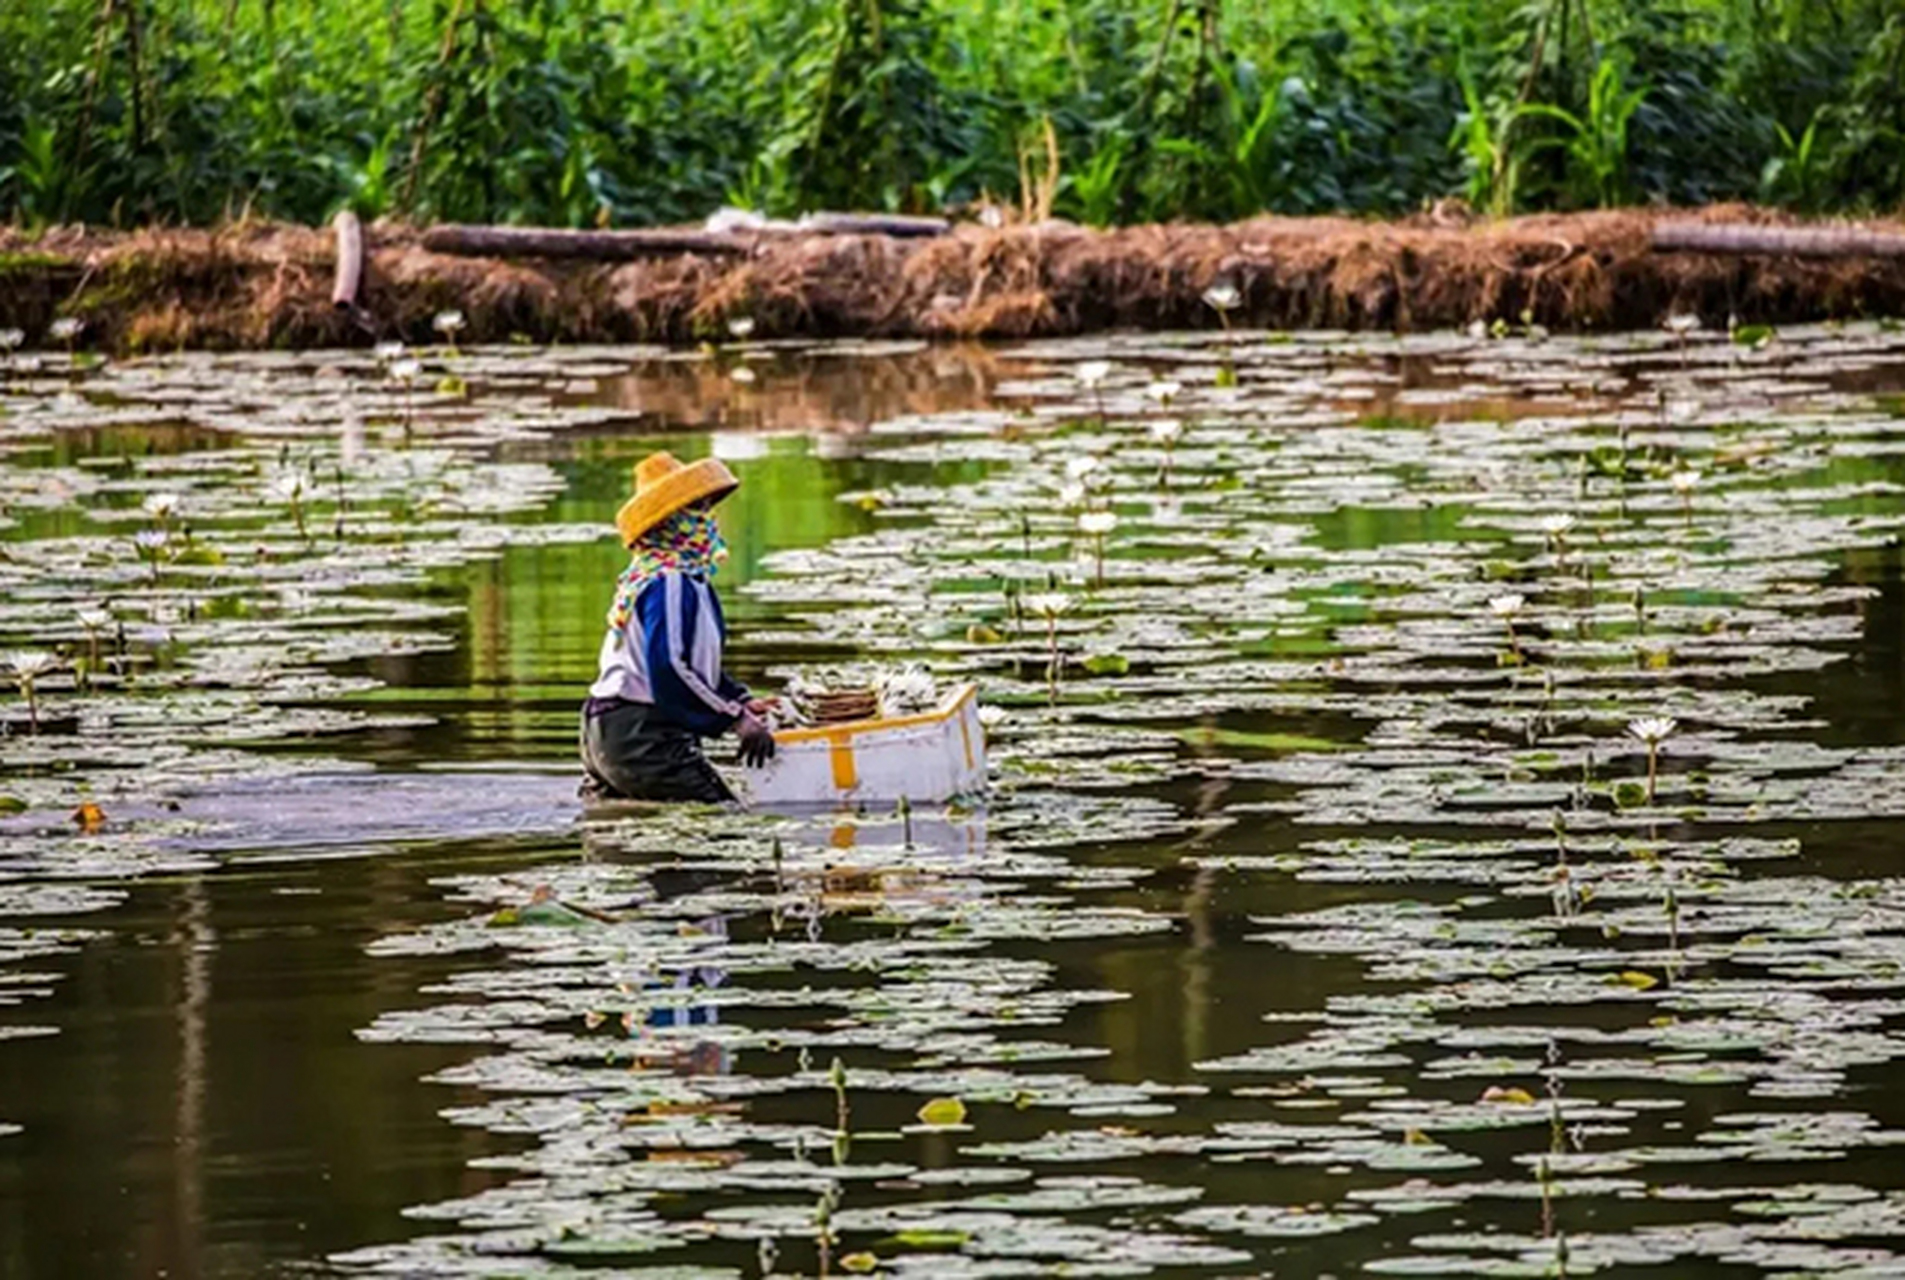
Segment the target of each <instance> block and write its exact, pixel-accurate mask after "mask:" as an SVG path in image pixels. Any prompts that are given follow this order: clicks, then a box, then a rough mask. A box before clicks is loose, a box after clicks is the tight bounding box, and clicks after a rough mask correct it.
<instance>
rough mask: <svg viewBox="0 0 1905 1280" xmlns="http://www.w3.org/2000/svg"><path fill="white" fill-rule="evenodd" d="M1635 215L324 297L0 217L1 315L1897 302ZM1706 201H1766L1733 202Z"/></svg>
mask: <svg viewBox="0 0 1905 1280" xmlns="http://www.w3.org/2000/svg"><path fill="white" fill-rule="evenodd" d="M1660 216H1662V215H1660V214H1657V213H1654V212H1652V211H1635V210H1624V211H1615V212H1608V213H1584V214H1569V215H1537V216H1530V217H1524V218H1516V219H1512V220H1509V221H1506V222H1500V223H1481V224H1477V225H1474V226H1463V225H1453V226H1451V225H1438V220H1437V219H1434V218H1430V217H1427V216H1424V217H1421V218H1416V219H1411V220H1408V221H1404V222H1393V223H1381V222H1366V221H1358V220H1355V219H1349V218H1304V219H1296V218H1257V219H1252V220H1250V221H1248V222H1242V223H1238V224H1235V225H1233V226H1221V227H1220V226H1201V225H1178V224H1172V225H1163V226H1144V227H1129V228H1123V229H1119V230H1113V231H1103V232H1097V231H1088V230H1084V229H1081V228H1078V227H1074V226H1070V225H1068V224H1063V223H1053V222H1042V223H1032V224H1029V225H1019V226H1009V227H1003V228H998V229H987V228H983V227H979V226H976V225H968V226H962V227H960V228H959V229H958V230H957V231H956V232H954V233H953V234H952V235H949V236H945V237H942V238H939V239H935V240H923V241H902V240H894V239H889V238H887V237H883V236H832V237H810V238H803V239H764V240H763V241H762V242H761V244H760V245H759V247H758V248H757V249H756V251H755V252H754V253H753V254H751V255H750V256H747V257H743V258H714V257H687V256H683V257H673V258H660V259H652V260H646V261H637V262H630V263H622V264H591V263H581V262H538V261H527V260H526V261H520V262H501V261H495V260H488V259H478V258H458V257H451V256H447V255H443V254H436V253H431V252H428V251H426V250H424V249H423V248H422V247H421V246H420V245H419V244H418V243H417V237H416V234H415V233H414V232H413V231H411V230H410V229H408V228H405V227H401V226H394V225H388V224H379V225H377V226H375V227H373V228H371V229H370V232H369V236H370V243H371V256H370V262H369V270H368V273H367V278H366V282H365V287H364V293H363V297H362V299H361V300H360V301H361V306H360V308H359V309H358V311H356V312H355V313H352V312H345V311H339V310H337V309H336V308H333V307H332V306H331V305H330V285H331V273H332V246H331V239H330V235H329V233H328V232H327V231H323V230H314V229H311V228H307V227H295V226H286V225H282V224H273V223H262V222H241V223H234V224H231V225H229V226H224V227H219V228H216V229H212V230H182V229H150V230H143V231H137V232H128V233H109V232H97V231H87V230H84V229H80V228H55V229H53V230H51V231H49V232H47V233H45V234H43V235H41V236H39V237H36V238H31V239H29V238H28V237H26V236H24V235H23V234H22V233H20V232H19V231H17V230H11V229H8V228H0V326H8V327H10V326H19V327H21V328H24V329H26V330H27V331H28V333H29V334H34V335H37V334H39V333H41V332H43V331H44V329H45V327H46V325H47V324H48V323H49V322H50V321H51V320H52V319H53V318H54V317H55V316H56V315H61V314H73V315H80V316H82V317H84V318H85V319H86V320H87V322H88V325H89V333H90V335H91V337H92V338H93V340H94V341H95V342H96V343H97V344H98V345H100V346H103V347H105V348H107V349H111V350H116V351H141V350H154V349H170V348H176V347H213V348H265V347H311V346H325V345H361V344H364V343H369V342H372V341H375V340H377V339H379V338H386V337H403V338H406V339H409V340H412V341H417V342H429V341H431V340H432V337H433V335H432V332H431V328H430V321H431V318H432V316H434V315H435V313H436V312H437V311H439V310H441V309H444V308H447V307H456V308H458V309H460V310H462V311H463V312H464V314H465V316H466V318H467V323H468V328H467V329H466V330H465V333H464V338H465V340H466V341H471V342H485V341H502V340H506V339H509V338H511V337H515V336H519V335H520V336H522V337H526V338H529V339H532V340H536V341H571V342H576V341H597V342H600V341H629V340H644V341H689V340H694V339H698V338H704V337H710V336H719V335H720V334H721V333H722V332H723V328H724V325H725V323H726V321H727V320H728V319H730V318H733V317H735V316H740V315H746V316H750V317H752V318H753V319H754V321H755V323H756V334H757V335H758V336H760V337H772V336H788V335H801V336H814V337H833V336H848V335H866V336H880V335H884V336H925V337H992V338H1019V337H1029V336H1034V335H1047V334H1067V333H1081V332H1089V331H1093V330H1101V329H1107V328H1133V329H1162V328H1207V327H1211V326H1213V325H1215V324H1216V322H1217V317H1216V315H1215V314H1214V313H1213V312H1212V311H1211V310H1210V308H1209V307H1208V306H1206V305H1205V304H1204V302H1203V301H1202V300H1201V295H1202V293H1203V291H1204V290H1205V289H1206V288H1207V287H1209V286H1210V285H1211V284H1212V283H1213V282H1216V281H1218V280H1227V281H1229V282H1230V283H1232V284H1234V285H1235V286H1236V287H1237V289H1238V291H1239V292H1240V294H1241V295H1242V298H1243V305H1242V306H1241V308H1240V309H1239V311H1238V313H1237V315H1236V316H1235V317H1234V319H1235V322H1236V323H1238V324H1240V325H1250V326H1261V327H1270V328H1279V329H1294V328H1316V327H1327V328H1352V329H1380V330H1392V329H1393V330H1406V329H1430V328H1442V327H1449V326H1459V325H1464V324H1467V323H1469V322H1470V321H1473V320H1478V319H1480V320H1491V321H1492V320H1495V319H1498V318H1500V319H1506V320H1509V321H1511V322H1512V321H1516V320H1518V319H1520V318H1521V317H1522V316H1523V315H1524V314H1526V315H1528V316H1530V317H1532V318H1533V319H1534V320H1536V321H1538V322H1540V323H1542V324H1545V325H1547V326H1549V327H1550V328H1553V329H1558V330H1581V329H1619V328H1642V327H1647V326H1651V325H1654V324H1657V323H1658V322H1659V321H1660V320H1661V319H1662V318H1663V317H1664V316H1666V315H1668V314H1670V313H1672V312H1676V311H1694V312H1698V313H1700V314H1702V315H1705V316H1707V317H1709V318H1710V319H1711V320H1712V321H1714V322H1718V321H1720V320H1721V319H1723V318H1724V317H1726V316H1727V315H1729V314H1733V315H1738V316H1739V317H1740V318H1741V319H1742V320H1746V321H1756V322H1757V321H1766V322H1772V323H1786V322H1793V321H1799V320H1812V319H1823V318H1835V317H1836V318H1850V317H1855V316H1860V315H1896V314H1905V263H1901V262H1898V261H1892V262H1884V261H1877V260H1859V259H1848V260H1839V261H1821V260H1798V259H1792V258H1765V257H1760V258H1720V257H1708V256H1702V255H1694V254H1656V253H1653V252H1652V251H1651V250H1650V248H1649V234H1650V229H1651V227H1652V225H1653V222H1654V220H1655V219H1656V218H1657V217H1660ZM1674 216H1677V217H1686V216H1695V217H1700V218H1704V219H1707V220H1710V221H1777V220H1783V219H1781V218H1779V216H1778V215H1775V214H1771V213H1768V212H1766V211H1763V210H1756V209H1751V208H1746V207H1740V206H1729V207H1716V208H1712V209H1707V210H1701V211H1698V212H1696V213H1694V214H1691V215H1689V214H1686V213H1684V212H1680V213H1676V214H1675V215H1674Z"/></svg>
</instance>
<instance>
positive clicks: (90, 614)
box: [75, 609, 112, 631]
mask: <svg viewBox="0 0 1905 1280" xmlns="http://www.w3.org/2000/svg"><path fill="white" fill-rule="evenodd" d="M75 616H76V617H77V618H78V619H79V625H80V626H82V627H84V628H86V629H87V630H88V631H101V630H104V629H105V628H107V627H110V626H111V625H112V614H110V613H108V612H107V611H106V610H104V609H81V610H78V611H77V613H76V614H75Z"/></svg>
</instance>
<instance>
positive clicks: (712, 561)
mask: <svg viewBox="0 0 1905 1280" xmlns="http://www.w3.org/2000/svg"><path fill="white" fill-rule="evenodd" d="M629 550H630V551H631V552H633V555H632V556H631V557H630V559H629V562H628V568H626V569H624V570H622V576H621V577H619V578H617V579H616V580H615V603H614V604H613V605H611V606H609V629H610V630H612V631H618V632H619V631H620V630H621V629H622V628H623V627H625V626H627V625H628V620H629V619H630V618H631V617H633V616H634V614H635V597H636V596H638V595H640V594H641V593H642V588H643V587H645V586H647V585H648V584H649V583H650V582H652V581H653V580H654V579H655V578H656V577H657V576H658V575H660V574H662V573H664V572H666V571H668V570H671V569H672V570H674V571H675V572H677V573H686V574H692V575H693V576H695V577H697V578H702V579H712V578H713V577H714V575H715V574H716V573H717V572H719V570H720V568H721V562H722V561H723V560H726V559H727V558H728V544H727V543H726V542H725V541H723V539H722V537H721V529H720V527H719V526H718V525H716V524H715V522H714V513H713V512H710V511H695V510H692V509H691V510H687V511H677V512H675V513H674V514H673V515H671V516H669V517H668V518H667V519H666V520H663V521H662V522H661V523H660V524H658V525H656V526H655V527H654V528H653V529H650V530H649V531H648V532H647V533H644V534H643V535H642V536H641V537H640V538H637V539H636V540H635V545H634V546H633V547H631V548H629Z"/></svg>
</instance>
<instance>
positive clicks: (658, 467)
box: [615, 453, 741, 547]
mask: <svg viewBox="0 0 1905 1280" xmlns="http://www.w3.org/2000/svg"><path fill="white" fill-rule="evenodd" d="M740 487H741V482H740V481H739V480H736V479H735V478H734V473H733V472H732V471H729V470H728V468H727V466H726V464H724V463H723V462H722V461H721V460H720V459H719V458H703V459H702V460H701V461H699V462H694V463H688V464H683V463H682V462H681V461H680V460H679V459H677V458H676V457H675V455H674V454H672V453H651V454H649V455H648V456H647V457H646V458H643V459H642V460H641V461H640V462H638V463H636V464H635V496H634V497H632V498H630V499H629V500H628V501H627V502H624V503H623V504H622V509H621V510H620V511H617V512H616V513H615V527H616V528H617V529H619V530H621V532H622V545H623V546H625V547H627V546H633V545H634V543H635V539H637V538H639V537H641V536H642V535H643V534H644V533H647V532H648V531H649V530H650V529H653V528H654V527H655V526H656V525H658V524H660V523H661V522H662V521H664V520H666V519H667V518H668V517H669V516H672V515H673V514H675V512H677V511H680V510H681V509H682V508H683V507H686V506H688V505H689V504H690V503H694V502H699V501H700V500H701V499H703V498H711V499H713V500H714V501H715V502H719V501H721V499H723V498H725V497H727V496H728V495H729V494H730V493H733V492H734V491H735V490H736V489H738V488H740Z"/></svg>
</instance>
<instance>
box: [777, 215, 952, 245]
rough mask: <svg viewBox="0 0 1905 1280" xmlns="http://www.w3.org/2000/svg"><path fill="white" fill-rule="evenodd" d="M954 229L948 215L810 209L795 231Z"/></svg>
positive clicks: (917, 232) (915, 233)
mask: <svg viewBox="0 0 1905 1280" xmlns="http://www.w3.org/2000/svg"><path fill="white" fill-rule="evenodd" d="M951 230H952V223H950V222H948V221H946V219H944V218H932V217H919V216H916V215H912V214H903V213H810V214H808V215H807V216H806V217H804V218H802V219H801V220H800V221H799V222H797V223H795V224H794V227H793V231H794V233H795V234H798V233H800V232H802V231H806V232H819V233H821V234H823V235H843V236H898V237H901V238H902V239H905V238H914V237H920V236H943V235H945V234H946V233H947V232H949V231H951Z"/></svg>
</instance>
